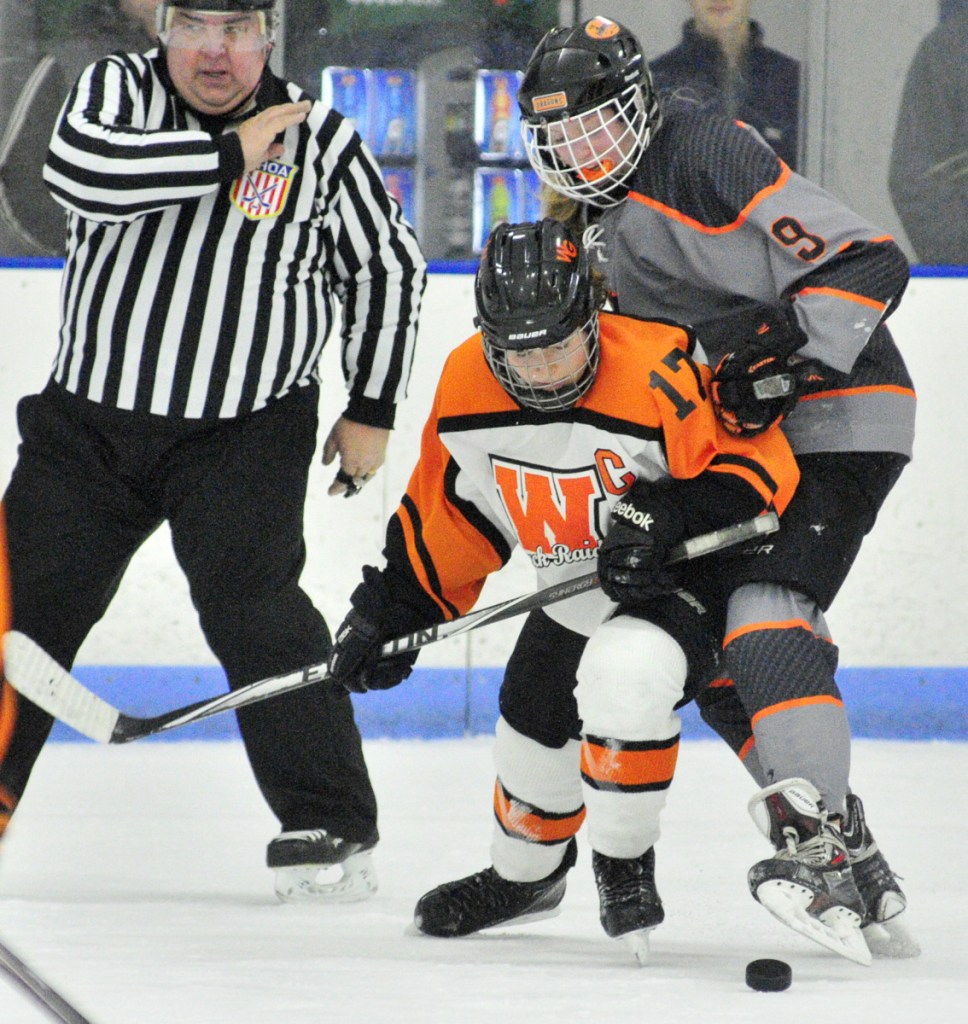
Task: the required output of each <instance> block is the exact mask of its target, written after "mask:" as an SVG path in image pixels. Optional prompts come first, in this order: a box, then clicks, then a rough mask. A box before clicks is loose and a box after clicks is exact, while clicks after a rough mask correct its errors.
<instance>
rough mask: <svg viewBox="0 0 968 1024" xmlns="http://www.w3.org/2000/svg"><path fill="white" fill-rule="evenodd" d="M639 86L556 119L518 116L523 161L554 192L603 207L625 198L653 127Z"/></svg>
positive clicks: (654, 116)
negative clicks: (528, 164) (527, 161)
mask: <svg viewBox="0 0 968 1024" xmlns="http://www.w3.org/2000/svg"><path fill="white" fill-rule="evenodd" d="M658 120H659V118H658V111H657V109H656V110H652V111H649V110H647V109H646V103H645V95H644V93H643V89H642V86H641V84H636V85H632V86H630V87H629V88H628V89H625V90H624V91H623V92H621V93H619V94H618V96H614V97H612V98H611V99H609V100H606V101H605V102H604V103H601V104H599V105H598V106H597V107H592V108H591V109H590V110H586V111H584V112H582V113H580V114H575V115H574V116H571V117H562V118H558V119H557V120H545V119H544V118H542V119H540V120H532V121H528V120H524V119H523V120H522V121H521V134H522V136H523V137H524V147H525V151H526V152H527V154H528V160H529V161H530V162H531V166H532V167H533V168H534V170H535V172H536V173H537V175H538V177H539V178H540V179H541V180H542V182H544V184H546V185H547V186H549V188H553V189H554V190H555V191H556V192H560V193H561V194H562V195H566V196H570V197H571V198H572V199H577V200H578V201H579V202H582V203H590V204H592V205H593V206H598V207H602V208H608V207H610V206H617V205H618V204H619V203H621V202H623V201H624V200H625V197H626V196H627V195H628V189H627V187H624V186H625V182H626V181H627V180H628V178H629V177H631V175H632V173H633V172H634V171H635V169H636V167H638V165H639V161H640V160H641V158H642V154H643V153H644V152H645V150H646V147H647V146H648V145H649V142H650V141H651V138H652V132H653V131H654V129H655V128H657V127H658Z"/></svg>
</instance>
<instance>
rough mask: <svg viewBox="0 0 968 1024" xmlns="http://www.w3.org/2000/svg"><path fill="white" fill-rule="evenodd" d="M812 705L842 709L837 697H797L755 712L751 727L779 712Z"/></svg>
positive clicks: (841, 703)
mask: <svg viewBox="0 0 968 1024" xmlns="http://www.w3.org/2000/svg"><path fill="white" fill-rule="evenodd" d="M812 704H833V705H835V706H836V707H839V708H842V707H843V706H844V702H843V701H842V700H840V699H839V698H838V697H831V696H829V695H821V696H819V697H799V698H797V699H796V700H784V701H781V702H780V703H779V704H771V705H770V706H769V707H768V708H763V709H762V710H761V711H757V712H756V714H755V715H753V718H752V719H751V723H752V725H753V726H754V727H755V726H756V724H757V722H760V721H762V720H763V719H764V718H769V717H770V715H775V714H777V713H778V712H780V711H793V710H795V709H796V708H806V707H810V706H811V705H812Z"/></svg>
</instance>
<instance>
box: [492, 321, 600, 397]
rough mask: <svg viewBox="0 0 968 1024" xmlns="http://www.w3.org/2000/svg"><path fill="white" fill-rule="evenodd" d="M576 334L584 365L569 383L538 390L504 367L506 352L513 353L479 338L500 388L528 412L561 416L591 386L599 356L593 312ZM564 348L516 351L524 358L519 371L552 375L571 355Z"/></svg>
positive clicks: (552, 346) (571, 376)
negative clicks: (539, 371) (532, 370)
mask: <svg viewBox="0 0 968 1024" xmlns="http://www.w3.org/2000/svg"><path fill="white" fill-rule="evenodd" d="M578 331H579V332H580V333H581V335H582V344H583V347H584V363H583V364H581V365H580V366H579V368H578V371H577V372H575V373H569V374H568V378H569V379H567V380H566V381H565V382H564V383H562V384H560V385H558V386H556V387H539V386H538V385H536V384H533V383H531V382H530V381H529V380H527V379H525V378H524V377H522V376H521V374H520V373H519V372H518V371H517V370H515V369H512V368H511V367H510V366H509V365H508V361H507V355H508V351H515V350H513V349H512V350H509V349H508V348H506V347H504V346H503V345H501V344H499V343H498V342H497V341H495V340H494V339H490V338H488V336H487V334H484V335H483V339H484V357H485V359H487V365H488V366H490V368H491V371H492V372H493V374H494V376H495V377H497V379H498V382H499V383H500V385H501V387H502V388H504V390H505V391H506V392H507V393H508V394H509V395H510V396H511V397H512V398H513V399H514V400H515V401H516V402H518V403H519V404H520V405H523V406H524V407H525V408H528V409H537V410H538V411H539V412H562V411H564V410H566V409H571V408H572V407H573V406H574V405H575V404H576V402H577V401H578V399H579V398H581V397H582V395H584V394H586V393H587V392H588V390H589V388H591V386H592V384H594V383H595V374H596V373H597V372H598V362H599V357H600V353H601V348H600V346H599V325H598V310H597V309H596V310H595V311H594V312H593V313H592V315H591V316H590V317H589V318H588V320H587V321H586V322H585V324H584V325H583V326H582V327H579V328H578ZM565 341H568V339H567V338H566V339H565ZM564 345H565V342H559V343H557V344H555V345H548V346H545V347H542V348H532V349H525V350H518V352H519V355H520V356H523V357H524V362H523V364H522V367H521V368H522V370H523V371H525V372H527V371H528V370H531V369H538V370H545V371H549V370H550V371H552V374H553V372H554V370H555V366H556V364H557V363H564V362H565V361H566V360H568V359H570V358H571V353H570V352H566V351H564ZM555 349H561V352H560V354H558V353H556V352H555V351H554V350H555Z"/></svg>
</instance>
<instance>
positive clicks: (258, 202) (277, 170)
mask: <svg viewBox="0 0 968 1024" xmlns="http://www.w3.org/2000/svg"><path fill="white" fill-rule="evenodd" d="M298 170H299V168H298V167H296V166H294V165H292V164H283V163H280V162H279V161H278V160H267V161H266V162H265V163H264V164H263V165H262V166H261V167H259V168H257V169H256V170H254V171H249V173H248V174H246V175H245V176H244V177H242V178H238V179H237V180H236V182H235V184H234V185H233V186H232V202H233V203H235V205H236V206H237V207H238V208H239V209H240V210H241V211H242V212H243V213H244V214H245V215H246V217H248V218H249V220H268V219H269V218H270V217H278V216H279V214H280V213H282V211H283V210H284V209H285V208H286V200H287V199H288V197H289V188H290V186H291V185H292V182H293V179H294V178H295V177H296V171H298Z"/></svg>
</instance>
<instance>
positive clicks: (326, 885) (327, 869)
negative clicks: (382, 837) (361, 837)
mask: <svg viewBox="0 0 968 1024" xmlns="http://www.w3.org/2000/svg"><path fill="white" fill-rule="evenodd" d="M376 843H377V837H376V835H373V836H372V837H370V838H369V839H367V840H365V841H364V842H356V841H354V840H349V839H341V838H340V837H339V836H334V835H330V834H329V833H328V832H326V831H325V830H324V829H306V830H304V831H299V832H283V833H282V834H281V835H278V836H276V838H275V839H273V840H272V842H271V843H269V847H268V849H267V850H266V864H268V866H269V867H270V868H272V870H273V871H275V873H276V881H275V889H276V895H277V896H278V897H279V899H281V900H284V901H286V902H287V903H295V902H300V901H302V900H317V901H318V902H320V903H356V902H358V901H360V900H366V899H369V898H370V897H371V896H372V895H373V894H374V893H375V892H376V890H377V878H376V871H375V870H374V868H373V858H372V856H371V851H372V850H373V847H374V846H376ZM334 868H338V869H339V870H340V872H341V875H340V877H336V878H334V879H333V880H328V878H327V877H326V876H327V875H329V874H331V873H333V872H332V871H331V869H334ZM324 873H325V874H324ZM321 876H322V879H323V880H321Z"/></svg>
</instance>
